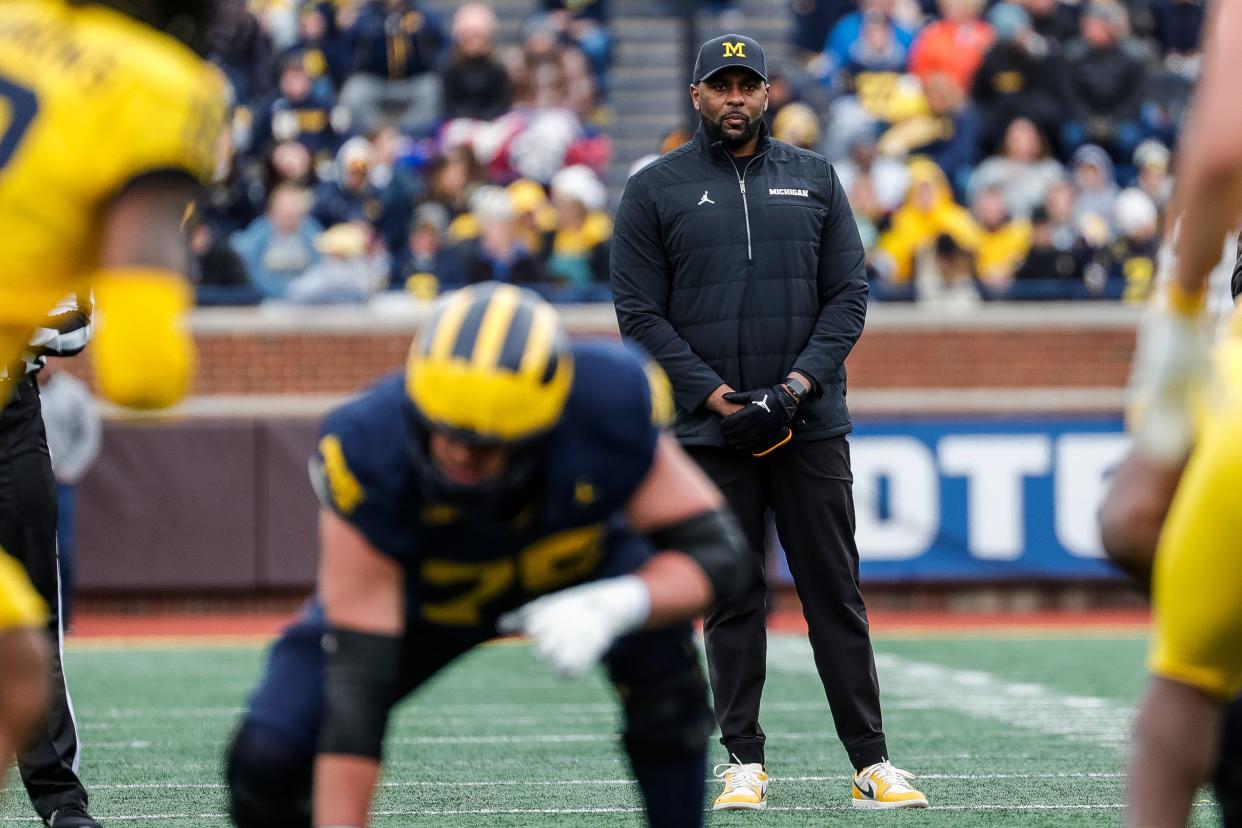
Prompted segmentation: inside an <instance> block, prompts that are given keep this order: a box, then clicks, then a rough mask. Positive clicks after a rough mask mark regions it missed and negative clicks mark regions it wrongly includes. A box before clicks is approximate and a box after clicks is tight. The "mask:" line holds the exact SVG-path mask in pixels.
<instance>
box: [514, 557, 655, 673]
mask: <svg viewBox="0 0 1242 828" xmlns="http://www.w3.org/2000/svg"><path fill="white" fill-rule="evenodd" d="M650 615H651V593H650V591H649V590H648V589H647V585H646V584H645V583H643V581H642V579H641V578H639V577H638V576H636V575H625V576H622V577H619V578H608V579H606V580H603V581H596V582H594V583H589V584H582V585H581V586H576V587H570V588H569V589H564V590H561V591H560V592H554V593H552V594H551V595H545V596H543V597H542V598H536V599H535V600H534V601H531V602H530V603H529V604H526V605H525V606H522V607H519V608H518V609H516V610H514V611H513V612H510V613H506V614H505V615H502V616H501V617H500V620H499V622H497V625H496V626H497V629H499V630H500V631H501V632H502V633H521V634H522V635H525V636H526V637H528V638H530V639H531V642H532V644H533V649H534V653H535V656H536V657H537V658H539V659H541V660H543V661H547V662H548V663H549V664H551V665H552V667H553V668H554V669H555V670H556V671H557V672H558V673H560V674H561V675H563V676H567V677H575V676H580V675H582V674H583V673H585V672H586V671H587V670H589V669H590V668H591V667H592V666H594V665H595V664H596V663H597V662H599V660H600V658H601V657H602V656H603V655H604V653H606V652H607V651H608V648H610V647H611V646H612V644H613V642H614V641H616V640H617V639H618V638H620V637H621V636H623V635H625V634H627V633H630V632H633V631H634V630H636V629H638V628H639V627H641V626H642V625H643V624H645V623H646V622H647V618H648V617H649V616H650Z"/></svg>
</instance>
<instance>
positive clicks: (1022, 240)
mask: <svg viewBox="0 0 1242 828" xmlns="http://www.w3.org/2000/svg"><path fill="white" fill-rule="evenodd" d="M971 210H972V212H973V213H974V216H975V219H976V220H977V221H978V222H979V227H980V231H981V232H980V235H979V247H978V248H977V249H976V250H975V273H976V274H977V275H978V277H979V281H980V282H981V283H982V284H983V286H984V288H985V289H987V290H988V291H990V292H993V293H997V292H1004V291H1006V290H1008V289H1009V286H1010V285H1011V284H1013V274H1014V273H1015V272H1016V271H1017V269H1018V266H1019V265H1021V264H1022V260H1023V259H1025V258H1026V254H1027V252H1028V251H1029V250H1030V249H1031V223H1030V222H1029V221H1026V220H1025V219H1011V218H1010V216H1009V210H1008V208H1007V207H1006V206H1005V190H1004V188H1002V187H1000V186H999V185H993V186H988V187H984V188H983V189H981V190H979V192H977V193H975V199H974V203H973V204H972V205H971Z"/></svg>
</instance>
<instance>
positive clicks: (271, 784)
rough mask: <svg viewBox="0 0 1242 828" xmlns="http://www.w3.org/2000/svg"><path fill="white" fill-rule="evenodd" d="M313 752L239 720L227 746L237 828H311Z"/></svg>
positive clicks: (231, 809)
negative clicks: (228, 746) (230, 745)
mask: <svg viewBox="0 0 1242 828" xmlns="http://www.w3.org/2000/svg"><path fill="white" fill-rule="evenodd" d="M314 767H315V755H314V754H313V753H307V752H306V751H305V750H304V749H302V748H300V747H297V746H295V745H293V744H291V743H290V742H289V741H288V740H285V739H282V738H281V737H280V735H279V734H278V733H276V732H274V731H271V730H268V729H266V728H263V727H259V726H255V725H251V724H243V725H242V726H241V728H240V729H239V730H238V732H237V736H236V737H235V738H234V740H233V746H232V747H231V748H230V749H229V756H228V769H227V777H228V779H227V781H228V788H229V816H230V817H232V819H233V824H234V825H236V826H237V828H311V822H312V801H311V783H312V778H313V774H314Z"/></svg>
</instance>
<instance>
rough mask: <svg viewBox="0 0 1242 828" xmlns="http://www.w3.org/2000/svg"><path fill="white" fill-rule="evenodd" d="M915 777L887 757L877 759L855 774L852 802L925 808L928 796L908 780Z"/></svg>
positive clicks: (870, 806) (856, 806)
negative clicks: (895, 765) (913, 786)
mask: <svg viewBox="0 0 1242 828" xmlns="http://www.w3.org/2000/svg"><path fill="white" fill-rule="evenodd" d="M913 778H914V774H912V773H910V772H909V771H903V770H901V769H900V768H895V767H893V765H892V763H891V762H889V761H888V760H887V759H885V760H884V761H883V762H876V763H875V764H874V765H870V766H868V767H865V768H863V769H862V770H860V771H859V772H858V773H857V774H855V775H854V786H853V790H852V791H851V792H850V793H851V798H852V804H853V805H854V807H855V808H875V809H889V808H926V807H927V797H926V796H924V795H923V794H922V793H921V792H920V791H916V790H915V789H914V788H912V787H910V785H909V783H908V782H906V780H907V779H913Z"/></svg>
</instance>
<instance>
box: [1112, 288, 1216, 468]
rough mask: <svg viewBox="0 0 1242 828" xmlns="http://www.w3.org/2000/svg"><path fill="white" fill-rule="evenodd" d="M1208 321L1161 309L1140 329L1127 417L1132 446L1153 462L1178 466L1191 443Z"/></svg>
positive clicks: (1203, 378) (1203, 381)
mask: <svg viewBox="0 0 1242 828" xmlns="http://www.w3.org/2000/svg"><path fill="white" fill-rule="evenodd" d="M1206 317H1207V314H1205V313H1204V312H1202V311H1201V310H1200V311H1198V312H1187V311H1186V310H1184V309H1182V310H1178V309H1175V308H1172V307H1159V308H1154V309H1153V310H1151V311H1149V312H1148V314H1147V316H1146V317H1145V318H1144V320H1143V321H1142V323H1141V324H1140V325H1139V332H1138V347H1137V349H1136V352H1135V356H1134V368H1133V371H1132V372H1131V375H1130V389H1129V395H1128V396H1129V400H1128V411H1127V414H1128V417H1127V419H1129V420H1130V423H1129V425H1130V428H1131V431H1132V432H1133V434H1134V444H1135V448H1136V449H1137V450H1138V451H1139V452H1140V453H1142V454H1144V455H1146V456H1148V457H1151V458H1153V459H1156V460H1161V461H1167V462H1181V461H1182V460H1184V459H1185V458H1186V455H1187V454H1189V452H1190V447H1191V445H1192V443H1193V442H1194V406H1195V403H1196V397H1197V396H1199V395H1201V394H1202V393H1203V392H1205V391H1206V389H1207V385H1208V384H1207V377H1208V369H1209V365H1210V359H1209V351H1210V348H1211V337H1210V332H1209V328H1208V321H1207V318H1206ZM1199 398H1200V400H1201V396H1200V397H1199Z"/></svg>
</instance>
